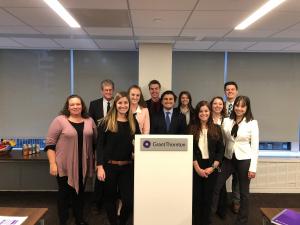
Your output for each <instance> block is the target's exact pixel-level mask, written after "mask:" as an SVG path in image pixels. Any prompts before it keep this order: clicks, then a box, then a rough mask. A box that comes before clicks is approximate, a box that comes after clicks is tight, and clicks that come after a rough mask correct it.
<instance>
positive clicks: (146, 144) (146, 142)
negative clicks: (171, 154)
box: [143, 141, 151, 148]
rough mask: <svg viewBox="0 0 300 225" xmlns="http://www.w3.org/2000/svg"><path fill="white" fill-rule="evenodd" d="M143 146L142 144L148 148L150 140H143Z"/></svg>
mask: <svg viewBox="0 0 300 225" xmlns="http://www.w3.org/2000/svg"><path fill="white" fill-rule="evenodd" d="M143 146H144V147H145V148H149V147H150V146H151V143H150V141H144V142H143Z"/></svg>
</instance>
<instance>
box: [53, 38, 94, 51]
mask: <svg viewBox="0 0 300 225" xmlns="http://www.w3.org/2000/svg"><path fill="white" fill-rule="evenodd" d="M55 41H56V42H57V43H59V44H60V45H61V46H63V47H64V48H66V49H98V46H97V45H96V44H95V43H94V42H93V41H92V40H91V39H55Z"/></svg>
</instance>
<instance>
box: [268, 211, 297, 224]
mask: <svg viewBox="0 0 300 225" xmlns="http://www.w3.org/2000/svg"><path fill="white" fill-rule="evenodd" d="M271 222H272V223H274V224H278V225H299V224H300V213H299V212H296V211H294V210H291V209H284V210H282V211H281V212H280V213H278V214H277V215H276V216H274V217H273V218H272V220H271Z"/></svg>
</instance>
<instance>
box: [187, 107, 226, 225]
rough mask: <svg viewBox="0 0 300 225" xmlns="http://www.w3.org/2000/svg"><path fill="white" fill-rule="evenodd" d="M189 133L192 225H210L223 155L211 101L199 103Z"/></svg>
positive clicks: (218, 128)
mask: <svg viewBox="0 0 300 225" xmlns="http://www.w3.org/2000/svg"><path fill="white" fill-rule="evenodd" d="M190 133H191V134H192V135H193V139H194V143H193V152H194V157H193V165H194V175H193V225H209V224H211V218H210V217H211V201H212V194H213V189H214V186H215V182H216V178H217V169H218V168H219V165H220V162H221V160H222V158H223V155H224V145H223V139H222V132H221V128H220V127H219V126H218V125H215V124H214V122H213V119H212V113H211V108H210V104H209V102H207V101H201V102H199V103H198V104H197V106H196V109H195V124H193V125H191V127H190Z"/></svg>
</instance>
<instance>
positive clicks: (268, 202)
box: [0, 192, 300, 225]
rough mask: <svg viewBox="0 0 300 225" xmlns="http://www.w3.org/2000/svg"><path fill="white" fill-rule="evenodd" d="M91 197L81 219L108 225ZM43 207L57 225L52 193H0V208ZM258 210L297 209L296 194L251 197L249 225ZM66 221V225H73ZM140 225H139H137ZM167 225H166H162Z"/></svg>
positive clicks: (257, 220) (221, 223)
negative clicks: (262, 208)
mask: <svg viewBox="0 0 300 225" xmlns="http://www.w3.org/2000/svg"><path fill="white" fill-rule="evenodd" d="M92 196H93V195H92V194H91V193H86V202H87V203H86V207H85V215H86V218H87V222H88V223H89V225H109V224H108V222H107V219H106V215H105V212H104V210H101V211H99V210H98V209H97V208H96V207H94V206H93V204H92ZM1 206H2V207H46V208H48V209H49V211H48V213H47V214H46V217H45V224H46V225H57V224H58V219H57V210H56V193H55V192H0V207H1ZM261 207H275V208H276V207H279V208H281V207H282V208H286V207H290V208H300V194H251V197H250V214H249V225H257V224H262V215H261V213H260V211H259V208H261ZM235 216H236V215H235V214H233V213H232V212H231V211H230V210H228V214H227V217H226V219H225V220H221V219H220V218H219V217H217V216H214V217H213V224H212V225H232V224H233V221H234V219H235ZM73 223H74V222H73V221H70V223H69V224H70V225H71V224H73ZM139 225H140V224H139ZM166 225H167V224H166Z"/></svg>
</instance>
